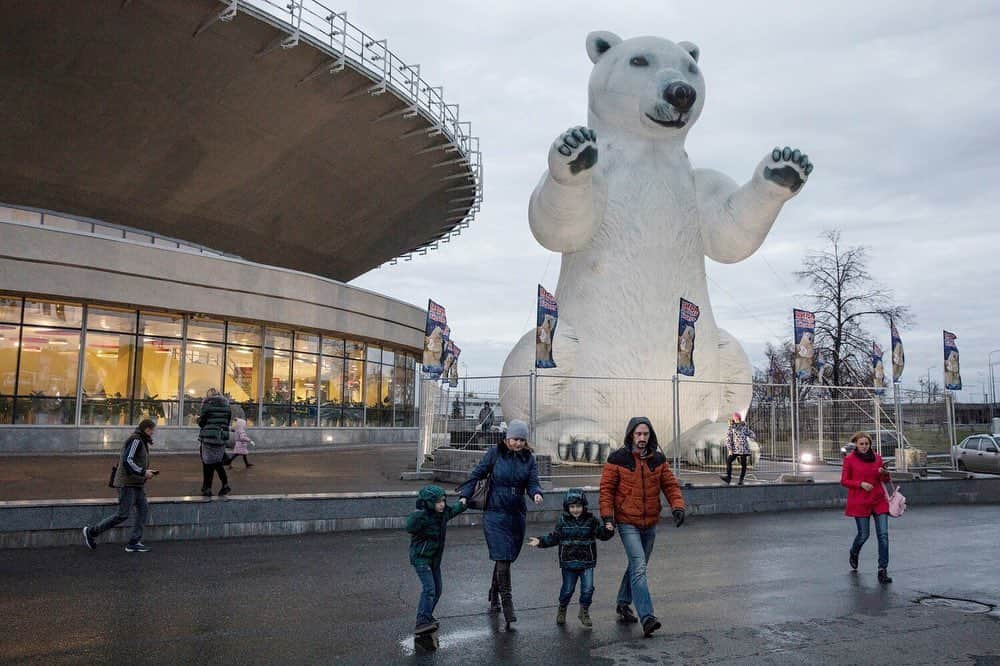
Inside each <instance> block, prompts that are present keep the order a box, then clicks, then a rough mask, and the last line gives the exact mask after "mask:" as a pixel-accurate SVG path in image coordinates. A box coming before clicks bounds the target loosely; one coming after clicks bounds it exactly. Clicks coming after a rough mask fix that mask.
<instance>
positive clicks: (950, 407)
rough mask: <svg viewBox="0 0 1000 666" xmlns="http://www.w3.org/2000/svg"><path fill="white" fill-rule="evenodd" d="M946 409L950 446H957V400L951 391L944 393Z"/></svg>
mask: <svg viewBox="0 0 1000 666" xmlns="http://www.w3.org/2000/svg"><path fill="white" fill-rule="evenodd" d="M944 410H945V418H946V419H947V420H948V421H947V423H948V443H949V445H950V446H955V445H956V444H957V443H958V442H956V441H955V440H956V433H955V400H954V397H953V396H952V394H951V392H950V391H949V392H946V393H945V394H944ZM949 451H951V449H949Z"/></svg>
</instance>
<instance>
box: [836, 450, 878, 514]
mask: <svg viewBox="0 0 1000 666" xmlns="http://www.w3.org/2000/svg"><path fill="white" fill-rule="evenodd" d="M882 465H883V462H882V456H880V455H879V454H877V453H876V454H875V460H874V461H872V462H865V461H864V460H862V459H861V458H859V457H858V455H857V453H851V454H850V455H849V456H847V457H846V458H844V468H843V470H842V471H841V472H840V485H842V486H844V487H845V488H847V509H846V510H845V511H844V515H847V516H851V517H852V518H867V517H868V516H870V515H872V514H873V513H876V514H878V513H889V500H888V499H886V496H885V489H884V488H883V487H882V482H883V481H888V480H889V475H888V474H879V471H878V470H879V468H880V467H882ZM862 481H867V482H868V483H870V484H872V489H871V490H863V489H862V488H861V482H862Z"/></svg>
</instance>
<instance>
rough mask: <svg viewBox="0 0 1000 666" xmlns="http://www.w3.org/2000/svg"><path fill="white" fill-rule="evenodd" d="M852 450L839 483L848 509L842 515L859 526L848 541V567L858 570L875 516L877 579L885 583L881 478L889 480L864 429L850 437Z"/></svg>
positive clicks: (886, 512) (885, 530)
mask: <svg viewBox="0 0 1000 666" xmlns="http://www.w3.org/2000/svg"><path fill="white" fill-rule="evenodd" d="M851 441H852V442H854V447H855V448H854V451H852V452H851V453H850V454H849V455H848V456H847V457H846V458H844V467H843V469H842V470H841V472H840V485H842V486H844V487H845V488H847V508H846V509H845V510H844V515H847V516H850V517H851V518H854V524H855V526H856V527H857V529H858V532H857V535H856V536H855V537H854V543H853V544H851V552H850V556H849V557H850V559H849V561H850V564H851V569H853V570H854V571H857V570H858V556H859V555H860V554H861V547H862V546H863V545H865V542H866V541H868V537H869V536H870V535H871V520H870V518H872V517H874V519H875V534H876V536H877V537H878V582H880V583H882V584H883V585H886V584H888V583H891V582H892V578H890V577H889V573H888V568H889V499H888V498H887V497H886V495H885V488H884V487H883V485H882V482H883V481H888V480H889V479H890V477H889V472H888V471H887V470H886V468H885V463H883V462H882V456H880V455H879V454H877V453H875V452H874V451H872V438H871V436H870V435H869V434H868V433H866V432H858V433H855V434H854V436H853V437H851Z"/></svg>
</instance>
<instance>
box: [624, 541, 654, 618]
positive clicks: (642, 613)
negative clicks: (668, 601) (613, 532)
mask: <svg viewBox="0 0 1000 666" xmlns="http://www.w3.org/2000/svg"><path fill="white" fill-rule="evenodd" d="M618 535H619V536H620V537H621V539H622V545H623V546H625V555H626V556H627V557H628V569H626V570H625V575H624V576H622V584H621V586H620V587H619V588H618V605H619V606H625V605H628V604H631V603H632V602H633V601H634V602H635V610H636V612H637V613H638V614H639V619H640V620H643V621H645V619H646V618H647V617H650V616H652V615H653V600H652V598H650V596H649V583H648V582H647V581H646V564H647V563H648V562H649V556H650V555H651V554H652V552H653V543H654V542H655V541H656V527H655V526H654V527H647V528H645V529H642V528H639V527H636V526H635V525H626V524H624V523H618Z"/></svg>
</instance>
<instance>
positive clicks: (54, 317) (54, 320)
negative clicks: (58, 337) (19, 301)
mask: <svg viewBox="0 0 1000 666" xmlns="http://www.w3.org/2000/svg"><path fill="white" fill-rule="evenodd" d="M24 323H25V324H36V325H39V326H64V327H66V328H80V325H81V324H82V323H83V306H82V305H74V304H72V303H59V302H56V301H33V300H31V299H27V300H25V302H24Z"/></svg>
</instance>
